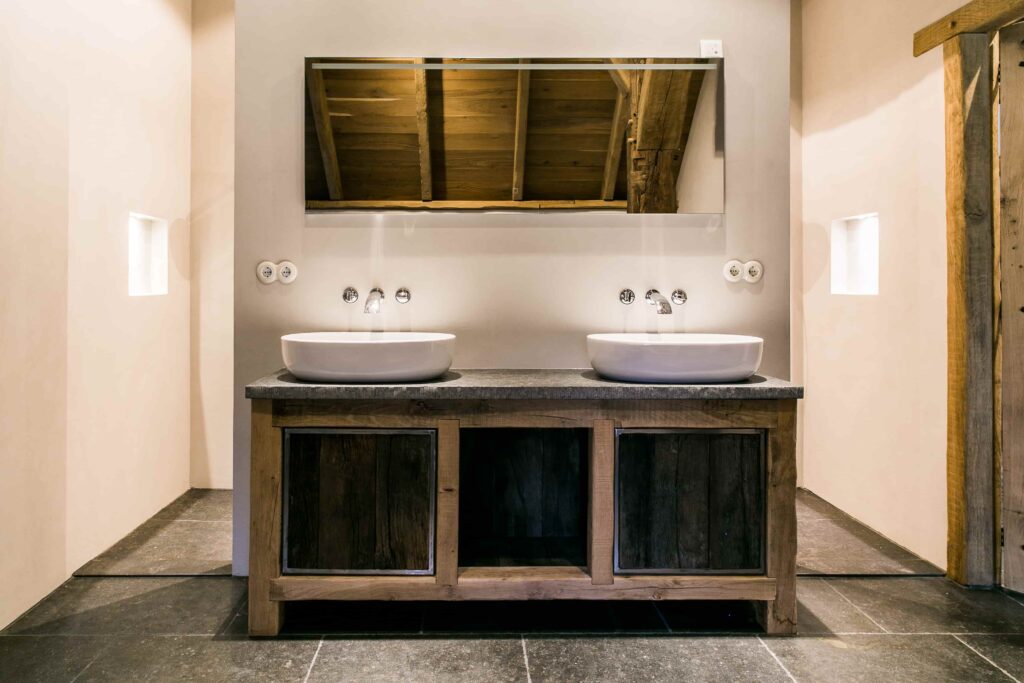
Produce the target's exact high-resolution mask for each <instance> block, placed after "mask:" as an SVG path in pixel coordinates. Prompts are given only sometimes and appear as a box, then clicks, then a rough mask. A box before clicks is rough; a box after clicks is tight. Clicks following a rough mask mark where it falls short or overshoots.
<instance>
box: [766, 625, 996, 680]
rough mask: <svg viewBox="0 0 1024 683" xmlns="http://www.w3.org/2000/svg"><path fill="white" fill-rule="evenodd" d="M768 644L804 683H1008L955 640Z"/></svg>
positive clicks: (878, 638)
mask: <svg viewBox="0 0 1024 683" xmlns="http://www.w3.org/2000/svg"><path fill="white" fill-rule="evenodd" d="M764 643H765V644H766V645H767V646H768V648H769V649H771V651H772V652H774V653H775V655H776V656H777V657H778V658H779V661H781V662H782V664H783V665H784V666H785V667H786V669H787V670H788V671H789V672H790V673H791V674H793V677H794V678H795V679H796V680H797V681H800V682H801V683H803V682H804V681H811V682H813V681H822V682H827V683H848V682H849V683H854V682H860V681H865V682H867V683H876V682H877V681H886V683H890V682H892V683H902V682H906V683H921V682H922V681H928V682H929V683H930V682H933V681H979V682H981V681H1001V682H1002V683H1006V681H1007V678H1006V677H1005V676H1004V675H1003V674H1002V673H1001V672H1000V671H999V670H998V669H996V668H995V667H993V666H992V665H990V664H988V663H987V662H986V661H985V660H984V659H982V658H981V657H979V656H978V655H976V654H974V653H973V652H971V651H970V650H969V649H968V648H966V647H964V645H963V643H960V642H958V641H957V639H956V638H954V637H953V636H908V635H846V636H832V637H821V638H765V639H764Z"/></svg>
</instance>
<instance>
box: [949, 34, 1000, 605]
mask: <svg viewBox="0 0 1024 683" xmlns="http://www.w3.org/2000/svg"><path fill="white" fill-rule="evenodd" d="M944 71H945V97H946V234H947V240H946V241H947V250H948V259H947V263H948V271H949V274H948V280H949V287H948V295H947V296H948V317H947V321H948V322H947V326H948V354H949V359H948V408H947V414H948V419H947V467H948V488H949V492H948V501H949V502H948V505H949V547H948V562H947V572H948V574H949V576H950V578H952V579H954V580H955V581H958V582H959V583H963V584H967V585H972V586H989V585H992V583H993V581H994V579H995V576H994V564H995V551H994V538H995V536H994V534H995V530H994V517H995V505H994V481H993V431H994V425H993V417H992V412H993V367H994V362H993V345H994V343H993V342H994V340H993V325H992V317H993V315H992V312H993V286H992V283H993V275H992V269H993V263H992V262H993V225H992V132H991V125H992V109H991V104H992V103H991V99H990V91H989V84H990V83H991V71H990V57H989V40H988V37H987V36H986V35H984V34H963V35H959V36H956V37H955V38H951V39H950V40H949V41H948V42H947V43H946V44H945V46H944Z"/></svg>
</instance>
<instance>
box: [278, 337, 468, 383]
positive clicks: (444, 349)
mask: <svg viewBox="0 0 1024 683" xmlns="http://www.w3.org/2000/svg"><path fill="white" fill-rule="evenodd" d="M454 351H455V335H454V334H442V333H436V332H304V333H301V334H288V335H285V336H283V337H281V355H282V356H283V357H284V364H285V366H286V367H287V368H288V371H289V372H291V373H292V374H293V375H295V376H296V377H298V378H299V379H303V380H306V381H310V382H333V383H336V384H364V383H365V384H373V383H384V382H422V381H425V380H428V379H434V378H435V377H439V376H441V375H443V374H444V373H445V372H447V371H448V368H450V367H451V365H452V354H453V353H454Z"/></svg>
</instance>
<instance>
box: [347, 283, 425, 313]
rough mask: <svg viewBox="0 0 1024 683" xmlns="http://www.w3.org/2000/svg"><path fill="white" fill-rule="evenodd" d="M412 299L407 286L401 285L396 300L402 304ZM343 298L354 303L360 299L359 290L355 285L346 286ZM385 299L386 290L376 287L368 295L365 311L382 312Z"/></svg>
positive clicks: (349, 302) (348, 302) (396, 293)
mask: <svg viewBox="0 0 1024 683" xmlns="http://www.w3.org/2000/svg"><path fill="white" fill-rule="evenodd" d="M411 299H412V293H411V292H410V291H409V290H408V289H407V288H405V287H400V288H399V289H398V291H396V292H395V301H397V302H398V303H400V304H407V303H409V301H410V300H411ZM341 300H342V301H344V302H345V303H347V304H354V303H355V302H357V301H359V290H357V289H356V288H355V287H346V288H345V291H344V292H342V294H341ZM382 301H384V290H383V289H381V288H380V287H374V288H373V289H371V290H370V294H369V296H367V297H366V305H365V306H363V313H380V305H381V302H382Z"/></svg>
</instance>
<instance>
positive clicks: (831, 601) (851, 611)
mask: <svg viewBox="0 0 1024 683" xmlns="http://www.w3.org/2000/svg"><path fill="white" fill-rule="evenodd" d="M830 581H832V579H812V578H800V579H797V582H796V597H797V630H798V632H799V633H800V634H801V635H806V634H818V635H820V634H830V633H881V632H882V629H881V628H879V626H878V625H877V624H875V623H874V622H873V621H871V619H869V618H868V617H867V616H866V615H865V614H864V613H863V612H862V611H861V610H859V609H857V607H856V606H854V605H853V604H852V603H851V602H850V601H849V600H847V599H846V598H844V597H843V596H842V595H840V594H839V593H838V592H837V591H836V590H835V589H834V588H832V587H831V585H829V582H830Z"/></svg>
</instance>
